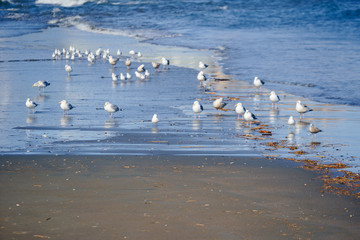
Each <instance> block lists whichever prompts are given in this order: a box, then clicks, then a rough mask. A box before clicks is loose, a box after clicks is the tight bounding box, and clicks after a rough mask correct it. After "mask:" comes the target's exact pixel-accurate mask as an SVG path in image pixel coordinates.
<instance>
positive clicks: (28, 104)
mask: <svg viewBox="0 0 360 240" xmlns="http://www.w3.org/2000/svg"><path fill="white" fill-rule="evenodd" d="M25 105H26V107H27V108H28V109H29V113H30V109H32V110H33V113H35V110H34V108H36V107H37V106H38V105H39V104H37V103H36V102H34V101H31V100H30V98H28V99H26V103H25Z"/></svg>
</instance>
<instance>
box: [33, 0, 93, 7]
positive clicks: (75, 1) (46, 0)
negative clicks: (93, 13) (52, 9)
mask: <svg viewBox="0 0 360 240" xmlns="http://www.w3.org/2000/svg"><path fill="white" fill-rule="evenodd" d="M86 2H95V0H36V1H35V3H36V4H50V5H60V6H62V7H76V6H81V5H83V4H84V3H86Z"/></svg>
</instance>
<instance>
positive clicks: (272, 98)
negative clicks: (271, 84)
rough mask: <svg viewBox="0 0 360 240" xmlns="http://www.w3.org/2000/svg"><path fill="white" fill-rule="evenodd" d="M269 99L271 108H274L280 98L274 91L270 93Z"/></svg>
mask: <svg viewBox="0 0 360 240" xmlns="http://www.w3.org/2000/svg"><path fill="white" fill-rule="evenodd" d="M269 99H270V101H271V106H272V107H274V106H275V105H276V104H277V103H278V102H279V101H280V97H279V96H278V95H277V94H276V93H275V92H274V91H271V93H270V97H269Z"/></svg>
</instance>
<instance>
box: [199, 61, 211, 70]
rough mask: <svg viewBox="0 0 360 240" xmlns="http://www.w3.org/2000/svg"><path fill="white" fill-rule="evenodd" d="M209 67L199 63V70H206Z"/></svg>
mask: <svg viewBox="0 0 360 240" xmlns="http://www.w3.org/2000/svg"><path fill="white" fill-rule="evenodd" d="M208 66H209V65H207V64H205V63H203V62H201V61H200V62H199V68H201V69H205V68H207V67H208Z"/></svg>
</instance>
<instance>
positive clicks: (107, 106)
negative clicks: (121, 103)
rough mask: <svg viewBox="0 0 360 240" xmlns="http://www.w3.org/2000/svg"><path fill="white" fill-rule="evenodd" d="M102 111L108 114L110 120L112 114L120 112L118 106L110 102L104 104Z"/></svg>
mask: <svg viewBox="0 0 360 240" xmlns="http://www.w3.org/2000/svg"><path fill="white" fill-rule="evenodd" d="M104 109H105V111H107V112H108V113H110V117H111V118H112V115H113V113H116V112H118V111H119V110H120V109H119V107H118V106H116V105H115V104H112V103H110V102H106V103H105V104H104Z"/></svg>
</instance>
